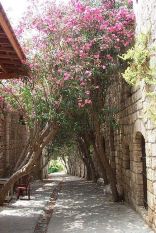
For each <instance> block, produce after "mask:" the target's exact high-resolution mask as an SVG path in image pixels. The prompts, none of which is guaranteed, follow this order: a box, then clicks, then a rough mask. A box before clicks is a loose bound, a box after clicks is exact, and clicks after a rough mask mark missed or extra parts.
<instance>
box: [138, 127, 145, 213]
mask: <svg viewBox="0 0 156 233" xmlns="http://www.w3.org/2000/svg"><path fill="white" fill-rule="evenodd" d="M135 142H136V144H135V146H136V153H135V161H136V168H137V170H136V174H137V176H136V183H137V185H139V190H140V195H139V197H138V198H140V203H141V204H140V205H142V206H144V208H145V209H147V208H148V203H147V169H146V144H145V138H144V136H143V135H142V134H141V133H140V132H138V133H137V134H136V141H135Z"/></svg>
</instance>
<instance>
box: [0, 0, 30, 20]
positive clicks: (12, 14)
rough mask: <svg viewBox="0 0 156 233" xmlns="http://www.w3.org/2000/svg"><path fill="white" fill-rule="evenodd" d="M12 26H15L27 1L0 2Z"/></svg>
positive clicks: (3, 0) (11, 0)
mask: <svg viewBox="0 0 156 233" xmlns="http://www.w3.org/2000/svg"><path fill="white" fill-rule="evenodd" d="M0 2H1V3H2V5H3V8H4V10H5V11H6V13H7V16H8V18H9V19H11V22H12V23H13V24H17V22H18V21H19V19H20V18H21V17H22V14H23V12H24V10H25V9H26V6H27V2H28V1H27V0H0Z"/></svg>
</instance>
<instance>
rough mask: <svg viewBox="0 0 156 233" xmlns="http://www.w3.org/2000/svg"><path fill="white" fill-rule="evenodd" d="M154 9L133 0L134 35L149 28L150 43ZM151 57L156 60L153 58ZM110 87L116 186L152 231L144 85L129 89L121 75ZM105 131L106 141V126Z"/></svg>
mask: <svg viewBox="0 0 156 233" xmlns="http://www.w3.org/2000/svg"><path fill="white" fill-rule="evenodd" d="M155 10H156V1H155V0H150V1H149V0H134V11H135V14H136V34H139V33H141V32H149V31H150V33H151V41H150V45H155V43H156V11H155ZM151 60H152V62H155V61H156V59H155V57H152V58H151ZM114 86H115V88H114V87H113V86H112V87H111V88H110V90H109V92H108V96H109V100H108V101H109V103H110V104H111V106H113V105H114V106H117V107H118V114H117V115H116V120H117V122H118V125H119V128H118V129H117V130H116V131H114V133H113V137H114V138H113V141H114V147H115V162H116V164H115V166H116V176H117V183H118V184H117V187H118V189H119V192H120V193H121V194H122V195H123V196H124V198H125V200H126V201H127V202H129V203H130V204H131V205H132V206H133V207H135V209H136V210H137V211H138V212H139V213H140V214H141V215H142V216H143V217H144V219H145V220H146V221H147V222H148V223H149V224H150V225H151V226H152V227H153V228H154V229H155V230H156V125H155V124H154V123H153V122H152V121H151V119H150V117H149V115H148V110H149V107H150V99H149V97H148V96H147V95H146V94H147V92H146V89H147V87H146V85H145V84H144V82H141V83H140V85H138V86H137V87H134V88H130V87H129V86H128V85H127V84H126V83H125V82H124V81H123V80H122V78H121V79H119V80H118V81H117V83H114ZM112 96H113V98H112ZM114 97H115V98H114ZM110 100H111V101H110ZM106 132H107V133H106V134H105V138H106V141H108V132H109V131H108V129H107V131H106ZM107 145H108V144H107ZM110 148H111V147H110V145H109V146H108V147H107V148H106V149H107V151H106V153H107V154H108V155H109V156H111V154H112V151H111V150H110ZM113 153H114V152H113ZM146 196H147V197H146ZM146 199H147V200H146Z"/></svg>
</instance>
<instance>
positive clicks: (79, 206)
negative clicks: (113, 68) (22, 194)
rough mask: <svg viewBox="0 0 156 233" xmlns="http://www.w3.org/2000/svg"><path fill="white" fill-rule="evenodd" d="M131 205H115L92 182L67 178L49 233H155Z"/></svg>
mask: <svg viewBox="0 0 156 233" xmlns="http://www.w3.org/2000/svg"><path fill="white" fill-rule="evenodd" d="M152 232H153V231H152V230H151V229H150V228H149V227H148V226H147V225H146V224H145V222H144V221H143V219H142V218H141V217H140V216H139V214H137V213H136V212H135V211H134V210H132V209H131V208H130V207H128V206H127V205H124V204H123V203H113V202H112V201H111V200H110V198H109V197H108V196H107V195H104V192H103V189H102V188H101V187H99V186H97V185H96V184H94V183H92V182H87V181H84V180H81V179H77V178H74V177H66V178H65V182H64V184H63V189H62V190H61V192H60V194H59V197H58V199H57V202H56V205H55V208H54V213H53V216H52V218H51V220H50V223H49V226H48V231H47V233H152Z"/></svg>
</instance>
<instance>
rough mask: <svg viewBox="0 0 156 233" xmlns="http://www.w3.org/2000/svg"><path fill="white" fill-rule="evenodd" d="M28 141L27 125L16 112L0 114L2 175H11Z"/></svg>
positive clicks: (0, 166) (0, 164)
mask: <svg viewBox="0 0 156 233" xmlns="http://www.w3.org/2000/svg"><path fill="white" fill-rule="evenodd" d="M26 141H27V131H26V127H25V125H23V124H22V122H21V121H20V115H19V114H18V113H15V112H5V113H1V114H0V177H7V176H10V175H11V174H12V172H13V168H14V166H15V164H16V161H17V159H18V158H19V156H20V153H21V151H22V149H23V147H24V145H25V143H26Z"/></svg>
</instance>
